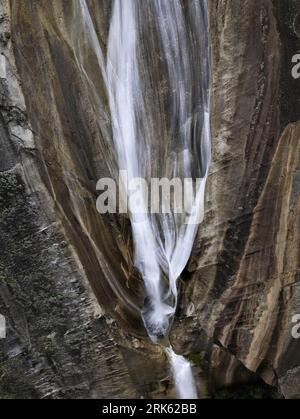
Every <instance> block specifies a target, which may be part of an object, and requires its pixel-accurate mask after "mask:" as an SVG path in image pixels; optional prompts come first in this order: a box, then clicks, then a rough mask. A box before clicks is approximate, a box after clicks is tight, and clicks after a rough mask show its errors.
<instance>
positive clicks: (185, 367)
mask: <svg viewBox="0 0 300 419" xmlns="http://www.w3.org/2000/svg"><path fill="white" fill-rule="evenodd" d="M166 352H167V356H168V358H169V360H170V364H171V368H172V372H173V377H174V384H175V388H176V392H177V394H178V396H179V397H180V399H197V398H198V396H197V390H196V385H195V381H194V377H193V374H192V369H191V365H190V363H189V362H188V361H187V360H186V359H185V358H184V357H183V356H180V355H177V354H175V352H174V351H173V350H172V348H167V349H166Z"/></svg>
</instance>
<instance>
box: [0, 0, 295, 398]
mask: <svg viewBox="0 0 300 419" xmlns="http://www.w3.org/2000/svg"><path fill="white" fill-rule="evenodd" d="M186 1H189V0H182V3H183V6H185V3H186ZM283 3H284V5H283ZM297 3H298V0H287V1H285V2H282V1H280V0H274V1H272V0H255V1H254V0H243V1H242V0H235V1H228V0H210V1H209V5H210V26H211V43H212V64H213V86H212V90H213V114H212V121H211V125H212V129H213V164H212V167H211V171H210V175H209V180H208V190H207V196H206V214H205V222H204V224H203V225H201V227H200V229H199V234H198V237H197V240H196V242H195V246H194V250H193V254H192V257H191V260H190V263H189V265H188V267H187V268H186V270H185V273H184V275H183V276H182V281H181V284H182V287H181V288H182V289H181V298H180V305H179V309H178V315H177V318H176V321H175V323H174V327H173V331H172V334H171V340H172V343H173V345H174V347H175V348H176V349H177V351H178V352H181V353H184V354H187V355H188V354H190V353H198V352H203V353H206V354H207V356H208V357H209V360H210V368H211V370H210V372H209V374H211V375H212V376H213V379H214V381H215V383H216V385H218V384H222V385H224V384H225V385H228V384H236V383H239V382H240V380H246V381H247V380H253V379H256V377H261V378H262V379H263V380H264V381H265V382H266V383H268V384H271V385H276V386H278V387H279V388H280V390H281V391H282V393H283V394H284V396H285V397H288V398H289V397H290V398H291V397H296V396H298V397H299V396H300V382H299V376H300V374H299V368H300V359H299V353H300V351H299V349H300V348H299V345H300V343H299V342H300V341H297V340H295V339H293V338H292V336H291V328H292V324H291V321H292V317H293V316H294V315H295V314H300V303H299V301H300V299H299V297H300V290H299V205H300V202H299V191H300V180H299V179H300V178H299V170H300V169H299V135H300V122H298V121H300V115H299V113H300V108H299V107H298V106H297V105H298V103H299V89H300V82H299V80H298V81H297V80H294V79H293V78H292V77H291V75H290V71H291V57H292V55H293V54H296V53H297V52H298V50H299V47H300V38H299V34H300V31H299V28H298V26H297V22H298V20H297V13H298V8H297ZM78 5H79V2H77V1H75V0H74V1H72V2H69V4H68V7H66V2H64V1H63V0H53V1H51V2H49V1H46V0H39V1H38V2H36V1H33V0H24V1H19V0H0V53H1V55H0V88H1V89H0V150H1V153H0V191H1V193H0V234H1V239H2V240H1V252H0V313H1V314H3V315H5V316H6V318H7V320H8V337H7V339H6V340H4V341H0V363H1V366H0V377H1V378H0V397H25V398H35V397H38V398H81V397H88V398H92V397H98V398H108V397H127V398H130V397H140V396H146V397H167V396H170V395H172V394H173V393H172V391H173V390H172V387H171V386H170V383H169V378H168V369H167V365H166V360H165V357H164V356H163V354H162V352H161V351H160V349H159V348H157V347H153V346H152V345H151V344H150V343H149V342H148V340H147V339H146V337H145V332H144V330H143V327H142V323H141V320H140V313H139V310H140V307H141V306H142V304H143V298H144V296H143V289H142V286H141V281H140V278H139V276H138V275H137V272H136V271H135V269H134V267H133V263H132V243H131V242H132V240H131V234H130V228H129V221H128V219H127V218H126V217H119V216H100V215H99V214H98V213H97V212H96V205H95V201H96V197H97V196H96V182H97V180H98V179H99V178H100V177H105V176H110V175H111V174H115V173H116V170H117V167H116V163H115V157H114V154H113V152H112V149H111V147H110V146H109V144H110V137H111V128H110V117H109V113H108V109H107V108H108V107H107V98H106V95H105V91H104V86H103V80H102V78H101V74H100V72H99V68H98V64H97V62H96V57H95V56H94V55H93V54H91V51H89V50H88V49H87V48H85V45H86V39H85V37H84V34H83V33H82V34H80V35H81V36H78V33H76V31H78V30H80V27H82V22H81V24H80V25H79V24H78V25H77V20H76V19H78V16H79V15H78ZM111 5H112V1H111V0H101V1H98V0H97V1H96V0H89V1H88V6H89V8H90V10H91V12H92V13H91V14H92V18H93V20H94V25H95V29H96V33H97V36H98V38H99V40H100V44H101V47H102V49H103V51H104V52H105V50H106V43H107V36H108V29H109V20H110V12H111ZM33 22H34V23H33ZM152 42H154V40H152ZM75 51H77V52H78V51H80V54H81V56H80V60H81V62H83V63H84V66H85V68H86V69H88V74H89V79H87V78H86V77H84V76H83V72H82V68H80V66H79V64H78V57H76V54H75ZM142 51H143V56H144V55H145V57H144V60H145V66H146V65H147V56H146V54H145V45H143V49H142ZM142 64H143V62H141V65H142ZM152 76H153V77H155V74H153V75H152ZM158 77H160V75H158ZM93 89H96V90H97V92H99V94H100V95H101V103H99V101H97V100H96V99H95V97H94V96H93ZM165 108H166V109H167V104H166V103H164V109H165ZM99 115H100V117H99ZM154 165H155V159H154ZM115 320H117V322H116V321H115ZM202 367H203V366H202ZM202 370H203V368H202ZM16 371H17V373H16ZM195 373H196V374H197V377H198V384H199V386H201V385H202V384H203V383H202V380H203V371H201V368H199V367H198V369H197V368H195Z"/></svg>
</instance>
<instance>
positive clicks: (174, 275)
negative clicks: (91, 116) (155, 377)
mask: <svg viewBox="0 0 300 419" xmlns="http://www.w3.org/2000/svg"><path fill="white" fill-rule="evenodd" d="M79 2H80V7H81V12H82V19H83V23H84V27H85V30H86V31H88V33H89V35H88V42H89V46H90V48H92V49H93V51H94V54H95V56H96V57H97V59H98V63H99V67H100V69H101V72H102V77H103V81H104V83H105V85H106V89H107V94H108V99H109V107H110V115H111V126H112V134H113V135H112V137H113V144H114V148H115V151H116V155H117V160H118V165H119V169H120V170H123V171H126V173H127V176H128V182H129V183H131V182H134V180H135V179H137V178H139V179H144V180H145V182H146V183H147V184H150V183H151V179H152V178H153V177H160V178H163V177H164V178H169V179H170V178H176V179H180V180H182V182H184V179H189V178H190V179H194V180H195V179H196V178H197V179H198V180H199V181H198V182H194V183H195V185H194V186H195V188H196V190H195V196H194V198H195V199H194V200H193V201H191V204H190V205H188V211H186V212H185V213H180V212H177V211H176V204H175V200H174V203H173V204H172V211H171V212H167V211H166V212H165V211H164V206H162V211H161V212H160V213H159V214H150V213H149V212H148V211H147V206H148V203H147V201H146V199H145V196H144V192H143V189H142V188H141V186H140V185H136V187H135V189H134V190H132V191H131V190H129V196H128V201H129V204H128V205H129V212H130V219H131V226H132V234H133V241H134V251H135V255H134V260H135V266H136V268H137V269H138V270H139V272H140V273H141V276H142V278H143V281H144V285H145V294H146V297H147V298H146V300H145V305H144V308H143V310H142V317H143V321H144V325H145V328H146V329H147V331H148V334H149V336H150V338H151V339H152V340H153V341H154V342H159V340H160V339H161V338H163V337H165V336H167V335H168V332H169V329H170V327H171V323H172V319H173V316H174V314H175V310H176V306H177V299H178V284H177V281H178V279H179V277H180V275H181V273H182V271H183V270H184V268H185V266H186V264H187V262H188V260H189V257H190V254H191V251H192V246H193V243H194V240H195V236H196V233H197V230H198V225H199V222H201V221H202V219H203V216H204V192H205V183H206V178H207V174H208V168H209V163H210V148H211V146H210V93H209V88H210V60H209V33H208V32H209V31H208V16H207V2H206V0H190V1H189V2H187V3H184V5H183V3H182V2H181V1H180V0H143V1H140V0H114V1H113V8H112V15H111V21H110V29H109V38H108V45H107V59H106V61H105V59H104V56H103V54H102V51H101V47H100V44H99V41H98V40H97V34H96V31H95V28H94V27H93V21H92V18H91V16H90V14H89V9H88V6H87V4H86V1H85V0H79ZM148 44H149V45H148ZM79 55H80V54H79ZM76 58H77V60H78V62H79V63H80V61H81V60H80V56H78V54H77V55H76ZM80 65H81V67H82V64H81V63H80ZM82 70H83V72H84V73H85V76H86V77H88V76H87V74H86V72H85V69H84V68H83V67H82ZM153 156H155V157H154V158H153ZM191 195H192V190H191V191H190V194H189V196H185V200H188V198H191ZM163 205H164V204H163ZM187 220H189V222H187ZM166 352H167V355H168V358H169V360H170V363H171V367H172V371H173V375H174V380H175V385H176V389H177V391H178V393H179V396H180V397H182V398H195V397H196V390H195V386H194V383H193V377H192V371H191V366H190V364H189V363H188V361H186V360H185V359H184V358H183V357H180V356H178V355H176V354H175V353H174V352H173V351H172V349H171V348H168V349H166Z"/></svg>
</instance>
